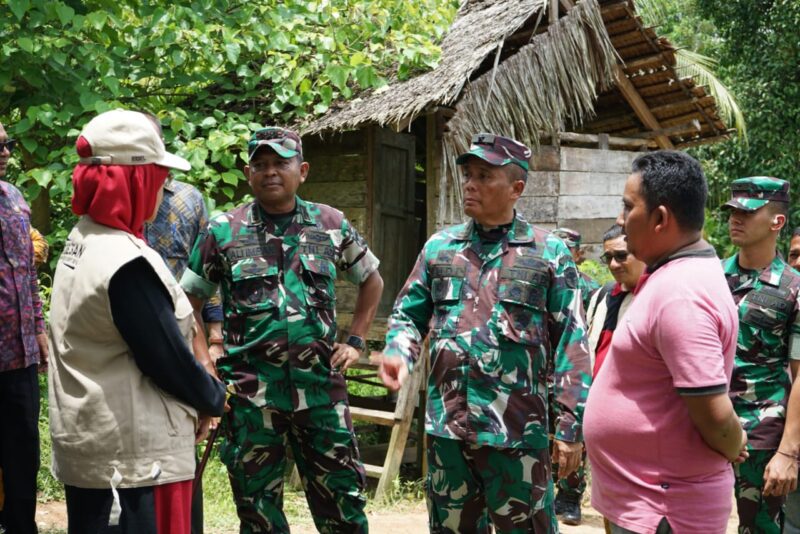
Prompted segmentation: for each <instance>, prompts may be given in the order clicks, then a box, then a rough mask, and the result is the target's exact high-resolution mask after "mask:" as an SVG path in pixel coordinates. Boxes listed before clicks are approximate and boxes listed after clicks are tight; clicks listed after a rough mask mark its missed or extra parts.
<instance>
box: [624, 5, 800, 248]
mask: <svg viewBox="0 0 800 534" xmlns="http://www.w3.org/2000/svg"><path fill="white" fill-rule="evenodd" d="M637 7H639V8H640V9H641V8H642V7H645V10H646V17H647V19H648V21H650V22H651V23H655V22H656V21H657V22H658V24H659V28H658V31H659V33H660V34H664V35H666V36H667V37H668V38H669V39H670V40H671V41H672V42H673V43H675V44H676V45H678V46H679V47H685V48H688V49H690V50H693V51H696V52H699V53H701V54H704V55H706V56H710V57H712V58H715V59H716V60H717V63H716V65H715V66H714V70H715V73H716V75H717V76H718V77H719V78H720V79H721V80H722V81H723V82H724V83H725V85H726V86H727V87H728V88H729V89H730V90H731V92H732V93H733V94H734V95H735V97H736V100H737V101H738V103H739V105H740V107H741V109H742V111H743V113H744V116H745V119H746V121H747V137H748V142H746V143H745V142H740V141H739V140H736V139H734V140H731V141H728V142H725V143H721V144H717V145H712V146H708V147H704V148H699V149H695V150H693V151H692V153H693V155H695V156H696V157H698V158H699V159H700V160H701V161H702V163H703V167H704V169H705V171H706V175H707V176H708V178H709V186H710V195H709V212H708V218H707V219H708V221H709V223H708V224H707V225H706V232H707V234H708V237H709V238H710V239H711V241H712V242H713V243H714V244H715V245H716V246H717V249H718V252H719V253H720V254H724V253H728V252H730V251H732V250H733V248H732V246H731V243H730V239H729V237H728V229H727V218H726V216H725V214H724V213H722V212H720V211H719V209H718V208H719V205H720V204H721V203H722V202H723V201H724V200H725V199H726V198H727V196H728V184H729V183H730V182H731V181H732V180H734V179H736V178H740V177H744V176H756V175H767V176H776V177H779V178H784V179H787V180H789V181H790V182H791V183H792V198H793V200H794V201H793V202H792V205H793V206H798V203H797V200H798V199H800V173H799V172H798V168H800V136H798V135H797V133H798V132H800V68H798V66H800V34H799V33H798V32H797V28H798V27H800V2H798V1H797V0H726V1H724V2H720V1H717V0H647V1H645V0H639V1H637ZM790 222H791V225H790V226H796V225H798V224H800V207H795V208H793V209H792V213H791V217H790ZM789 233H790V232H787V233H786V237H787V238H788V234H789ZM784 241H788V239H785V240H784Z"/></svg>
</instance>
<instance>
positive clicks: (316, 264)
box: [297, 229, 336, 310]
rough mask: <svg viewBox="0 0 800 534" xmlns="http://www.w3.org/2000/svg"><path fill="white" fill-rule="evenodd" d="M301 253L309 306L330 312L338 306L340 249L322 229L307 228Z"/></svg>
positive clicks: (301, 242) (304, 284) (300, 248)
mask: <svg viewBox="0 0 800 534" xmlns="http://www.w3.org/2000/svg"><path fill="white" fill-rule="evenodd" d="M297 254H298V255H299V257H300V265H301V266H302V270H303V273H302V278H303V292H304V293H305V298H306V304H308V305H309V306H311V307H314V308H323V309H327V310H331V309H334V308H335V307H336V290H335V287H334V285H335V282H336V264H335V263H334V262H335V261H336V249H335V248H334V246H333V241H331V236H330V235H329V234H328V233H327V232H324V231H321V230H318V229H307V230H306V231H304V232H303V235H302V236H301V240H300V244H299V246H298V250H297Z"/></svg>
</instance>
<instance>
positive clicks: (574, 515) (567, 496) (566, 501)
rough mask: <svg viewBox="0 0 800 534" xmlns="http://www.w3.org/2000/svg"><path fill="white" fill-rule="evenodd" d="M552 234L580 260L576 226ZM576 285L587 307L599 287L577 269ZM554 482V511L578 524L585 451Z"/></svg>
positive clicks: (571, 522) (553, 418) (554, 470)
mask: <svg viewBox="0 0 800 534" xmlns="http://www.w3.org/2000/svg"><path fill="white" fill-rule="evenodd" d="M553 234H555V235H556V236H557V237H560V238H561V240H562V241H564V244H565V245H567V248H568V249H569V251H570V252H571V253H572V259H573V260H575V264H576V265H580V264H581V263H583V259H584V258H583V250H581V240H582V236H581V234H580V232H578V231H577V230H573V229H571V228H556V229H555V230H553ZM578 288H579V289H580V290H581V296H582V297H583V309H584V311H586V310H587V309H589V302H591V300H592V295H594V292H595V291H597V290H598V289H600V284H598V283H597V282H596V281H595V280H594V279H593V278H591V277H590V276H589V275H588V274H586V273H584V272H582V271H581V270H580V269H579V270H578ZM552 400H553V399H550V401H551V402H550V427H551V428H550V439H551V445H552V439H553V433H554V431H555V429H554V428H553V423H554V421H555V416H554V415H553V406H554V404H555V403H554V402H552ZM553 477H554V478H555V480H554V482H555V484H556V488H557V489H558V492H557V493H556V500H555V507H556V515H558V516H560V517H561V520H562V521H563V522H564V523H565V524H567V525H580V523H581V498H582V497H583V492H584V491H585V490H586V451H585V450H584V451H583V454H582V455H581V463H580V465H579V466H578V469H576V470H575V471H574V472H573V473H571V474H570V475H569V476H568V477H565V478H558V476H557V471H556V469H555V466H554V468H553Z"/></svg>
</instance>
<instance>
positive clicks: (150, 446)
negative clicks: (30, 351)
mask: <svg viewBox="0 0 800 534" xmlns="http://www.w3.org/2000/svg"><path fill="white" fill-rule="evenodd" d="M139 257H143V258H145V259H146V260H147V261H148V263H149V264H150V265H151V266H152V267H153V270H154V271H155V272H156V274H157V275H158V277H159V278H160V279H161V281H162V282H163V283H164V287H166V289H167V291H168V292H169V295H170V296H171V297H172V302H173V304H174V310H175V318H176V319H177V321H178V325H179V327H180V331H181V333H182V334H183V336H184V338H185V339H186V342H187V343H189V346H191V339H192V336H193V332H194V320H193V317H192V306H191V304H190V303H189V300H188V299H187V297H186V295H185V294H184V293H183V291H182V290H181V288H180V286H179V285H178V283H177V282H176V281H175V278H174V277H173V276H172V275H171V274H170V272H169V270H168V269H167V266H166V265H165V264H164V261H163V260H162V259H161V257H160V256H159V255H158V253H156V252H155V251H154V250H152V249H151V248H149V247H148V246H147V245H146V244H145V242H144V241H142V240H141V239H138V238H136V237H134V236H133V235H131V234H129V233H127V232H123V231H121V230H116V229H114V228H109V227H107V226H102V225H99V224H97V223H95V222H94V221H92V220H91V219H90V218H89V217H88V216H84V217H82V218H81V220H80V221H79V222H78V224H77V225H76V226H75V228H74V229H73V230H72V232H71V233H70V235H69V238H68V240H67V243H66V246H65V247H64V252H63V254H62V255H61V257H60V258H59V261H58V266H57V267H56V273H55V278H54V282H53V292H52V295H51V306H50V342H51V352H50V353H51V356H50V376H49V378H50V397H49V398H50V433H51V436H52V440H53V465H52V470H53V474H54V475H55V477H56V478H57V479H59V480H60V481H62V482H63V483H65V484H69V485H71V486H76V487H80V488H109V487H113V488H117V487H120V488H126V487H127V488H133V487H142V486H154V485H159V484H167V483H170V482H178V481H182V480H189V479H191V478H193V477H194V471H195V457H194V454H195V453H194V432H195V426H196V422H197V413H196V411H195V410H194V409H193V408H192V407H190V406H189V405H187V404H185V403H183V402H181V401H179V400H177V399H176V398H175V397H173V396H171V395H169V394H167V393H165V392H164V391H162V390H161V389H159V388H158V386H156V385H155V383H154V382H153V381H152V380H151V379H150V378H149V377H147V376H145V375H143V374H142V372H141V371H140V370H139V368H138V367H137V365H136V362H135V361H134V359H133V356H132V354H131V353H130V348H129V347H128V345H127V344H126V343H125V341H124V340H123V339H122V336H121V335H120V333H119V331H118V330H117V328H116V326H115V325H114V321H113V319H112V317H111V306H110V303H109V297H108V285H109V282H110V280H111V277H112V276H113V275H114V274H115V273H116V272H117V271H118V270H119V269H120V268H121V267H122V266H123V265H125V264H126V263H128V262H130V261H132V260H134V259H136V258H139Z"/></svg>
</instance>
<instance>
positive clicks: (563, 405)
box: [384, 217, 591, 448]
mask: <svg viewBox="0 0 800 534" xmlns="http://www.w3.org/2000/svg"><path fill="white" fill-rule="evenodd" d="M484 251H485V252H484ZM429 331H430V349H431V373H430V376H429V378H428V404H427V414H426V431H427V432H428V433H430V434H433V435H435V436H441V437H446V438H452V439H460V440H464V441H467V442H469V443H475V444H478V445H488V446H493V447H514V448H542V447H547V443H548V421H547V417H548V415H547V411H548V410H547V403H548V381H547V376H548V362H549V361H554V362H555V373H554V381H553V383H552V387H553V389H554V399H555V407H554V408H555V409H554V413H555V416H556V418H557V424H556V438H557V439H561V440H564V441H580V440H581V439H582V432H581V420H582V414H583V407H584V404H585V402H586V396H587V394H588V391H589V381H590V376H591V375H590V368H589V351H588V344H587V341H586V326H585V323H584V317H583V312H582V306H581V295H580V290H579V289H578V271H577V268H576V267H575V263H574V262H573V261H572V257H571V255H570V252H569V250H568V249H567V247H566V246H565V245H564V243H563V242H562V241H561V240H560V239H558V238H556V237H555V236H553V235H552V234H550V233H548V232H546V231H545V230H542V229H539V228H536V227H534V226H532V225H530V224H528V223H527V222H526V221H525V220H524V219H522V218H521V217H517V218H516V219H515V221H514V223H513V225H512V226H511V229H510V230H509V231H508V234H507V235H506V236H505V237H504V238H503V239H501V240H500V241H499V242H498V243H497V244H496V245H495V246H494V247H493V248H492V247H488V248H487V247H486V246H485V243H484V244H482V243H481V240H480V237H479V236H478V234H477V231H476V230H475V227H474V223H473V222H468V223H466V224H462V225H459V226H455V227H452V228H448V229H445V230H443V231H441V232H438V233H437V234H435V235H434V236H433V237H431V238H430V239H429V240H428V242H427V243H426V244H425V246H424V248H423V250H422V252H421V253H420V255H419V258H418V259H417V263H416V265H415V266H414V270H413V271H412V272H411V275H410V276H409V278H408V280H407V281H406V284H405V286H404V287H403V289H402V291H401V292H400V294H399V295H398V297H397V301H396V302H395V306H394V311H393V312H392V316H391V317H390V319H389V331H388V333H387V335H386V348H385V349H384V354H386V355H387V356H390V357H392V356H394V357H403V358H405V360H406V362H407V363H408V365H409V366H410V367H411V366H413V363H414V362H415V361H416V360H417V357H418V355H419V352H420V347H421V345H422V342H423V340H424V339H425V337H426V335H427V334H428V332H429ZM550 353H554V358H553V360H551V359H550Z"/></svg>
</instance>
